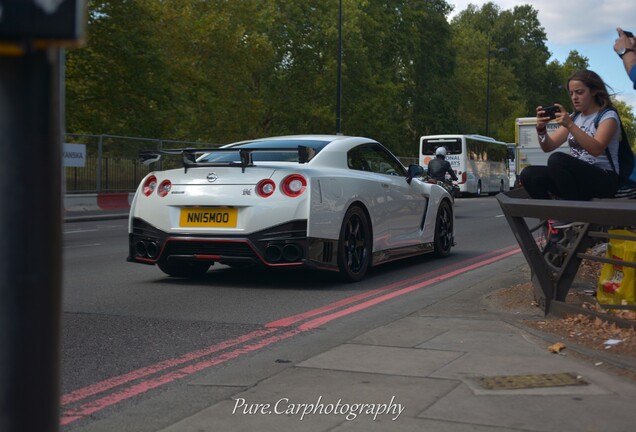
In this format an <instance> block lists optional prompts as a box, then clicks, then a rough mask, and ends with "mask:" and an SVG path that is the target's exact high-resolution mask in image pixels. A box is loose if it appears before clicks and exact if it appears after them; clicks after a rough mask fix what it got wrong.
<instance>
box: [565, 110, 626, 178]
mask: <svg viewBox="0 0 636 432" xmlns="http://www.w3.org/2000/svg"><path fill="white" fill-rule="evenodd" d="M597 115H598V112H595V113H592V114H588V115H583V114H579V115H578V116H577V117H576V119H574V124H575V125H577V126H578V127H580V128H581V129H583V131H584V132H585V133H587V134H588V135H591V136H594V134H596V127H594V119H595V118H596V116H597ZM609 119H614V121H616V124H618V125H619V127H618V128H617V129H616V133H615V134H614V137H613V138H612V140H611V141H610V143H609V145H608V146H607V148H608V149H609V152H610V155H611V156H612V161H613V162H614V166H615V167H616V172H617V173H618V169H619V168H618V142H619V141H620V133H621V128H620V119H619V117H618V114H617V113H616V112H615V111H612V110H608V111H607V112H605V113H604V114H603V117H601V119H600V121H599V122H598V124H599V125H600V124H601V123H603V122H604V121H606V120H609ZM568 144H569V145H570V154H571V155H572V156H574V157H575V158H577V159H581V160H584V161H585V162H587V163H590V164H592V165H596V166H598V167H599V168H603V169H604V170H608V171H613V169H612V165H611V164H610V163H609V160H608V159H607V153H606V152H603V153H601V154H600V155H598V156H592V155H591V154H589V153H588V152H587V151H586V150H585V149H584V148H583V147H581V146H580V145H579V143H578V142H576V140H575V139H574V137H573V136H572V134H568Z"/></svg>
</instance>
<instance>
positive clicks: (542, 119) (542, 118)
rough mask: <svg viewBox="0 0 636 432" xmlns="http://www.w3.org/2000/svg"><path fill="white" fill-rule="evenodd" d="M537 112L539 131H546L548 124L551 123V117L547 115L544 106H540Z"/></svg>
mask: <svg viewBox="0 0 636 432" xmlns="http://www.w3.org/2000/svg"><path fill="white" fill-rule="evenodd" d="M536 112H537V129H545V127H546V124H547V123H548V122H549V121H550V117H548V116H546V115H545V111H544V110H543V106H541V105H539V106H538V107H537V108H536Z"/></svg>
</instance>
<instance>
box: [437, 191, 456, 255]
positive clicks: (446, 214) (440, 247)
mask: <svg viewBox="0 0 636 432" xmlns="http://www.w3.org/2000/svg"><path fill="white" fill-rule="evenodd" d="M434 247H435V249H434V250H435V256H437V257H439V258H446V257H447V256H448V255H450V251H451V247H453V213H452V211H451V208H450V205H449V204H448V201H442V202H441V203H440V205H439V208H438V209H437V217H436V218H435V241H434Z"/></svg>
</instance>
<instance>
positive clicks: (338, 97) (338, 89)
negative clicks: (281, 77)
mask: <svg viewBox="0 0 636 432" xmlns="http://www.w3.org/2000/svg"><path fill="white" fill-rule="evenodd" d="M337 75H338V77H337V83H336V134H338V135H340V134H341V130H340V111H341V108H340V101H341V100H342V0H340V5H339V9H338V71H337Z"/></svg>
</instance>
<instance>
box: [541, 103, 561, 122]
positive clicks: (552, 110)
mask: <svg viewBox="0 0 636 432" xmlns="http://www.w3.org/2000/svg"><path fill="white" fill-rule="evenodd" d="M560 111H561V110H560V109H559V107H558V106H556V105H550V106H546V107H543V115H544V116H545V117H550V120H554V119H555V118H556V113H558V112H560Z"/></svg>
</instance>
